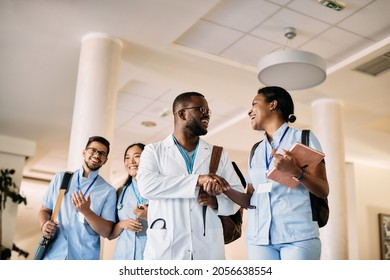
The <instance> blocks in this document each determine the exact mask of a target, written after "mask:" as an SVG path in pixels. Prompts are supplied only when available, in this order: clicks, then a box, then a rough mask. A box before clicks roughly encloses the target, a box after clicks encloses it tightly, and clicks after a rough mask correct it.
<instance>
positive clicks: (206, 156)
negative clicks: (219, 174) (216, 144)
mask: <svg viewBox="0 0 390 280" xmlns="http://www.w3.org/2000/svg"><path fill="white" fill-rule="evenodd" d="M210 157H211V149H210V146H209V145H208V144H207V143H206V142H205V141H203V140H202V139H199V147H198V152H197V154H196V157H195V163H194V168H193V172H192V173H194V174H203V173H205V172H206V173H207V171H208V170H203V169H204V167H203V163H205V162H207V161H210ZM207 166H208V165H207ZM202 168H203V169H202Z"/></svg>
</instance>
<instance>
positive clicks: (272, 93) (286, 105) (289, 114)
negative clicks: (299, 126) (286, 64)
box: [257, 86, 296, 123]
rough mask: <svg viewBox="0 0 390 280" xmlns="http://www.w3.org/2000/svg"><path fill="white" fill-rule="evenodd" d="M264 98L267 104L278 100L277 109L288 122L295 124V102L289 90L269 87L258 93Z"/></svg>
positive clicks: (261, 89)
mask: <svg viewBox="0 0 390 280" xmlns="http://www.w3.org/2000/svg"><path fill="white" fill-rule="evenodd" d="M257 93H258V94H261V95H263V96H264V99H265V101H266V102H268V103H269V102H272V101H273V100H276V101H277V102H278V105H277V109H278V111H279V112H280V113H281V114H282V117H283V119H284V120H285V121H286V122H292V123H293V122H295V120H296V117H295V115H294V102H293V100H292V97H291V95H290V94H289V93H288V91H287V90H285V89H284V88H281V87H278V86H268V87H263V88H260V89H259V90H258V92H257Z"/></svg>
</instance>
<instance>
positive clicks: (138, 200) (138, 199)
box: [122, 182, 143, 205]
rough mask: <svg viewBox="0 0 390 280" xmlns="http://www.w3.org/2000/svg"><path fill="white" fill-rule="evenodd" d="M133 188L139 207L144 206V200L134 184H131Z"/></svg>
mask: <svg viewBox="0 0 390 280" xmlns="http://www.w3.org/2000/svg"><path fill="white" fill-rule="evenodd" d="M131 188H132V189H133V193H134V196H135V199H136V200H137V205H142V204H143V199H142V197H141V196H139V195H138V194H137V192H136V191H135V187H134V182H131ZM122 199H123V198H122Z"/></svg>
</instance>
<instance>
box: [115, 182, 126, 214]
mask: <svg viewBox="0 0 390 280" xmlns="http://www.w3.org/2000/svg"><path fill="white" fill-rule="evenodd" d="M128 187H129V185H126V186H125V187H124V188H123V191H122V193H121V194H120V198H119V202H118V204H117V205H116V208H117V209H118V210H121V209H122V208H123V198H124V197H125V193H126V191H127V188H128Z"/></svg>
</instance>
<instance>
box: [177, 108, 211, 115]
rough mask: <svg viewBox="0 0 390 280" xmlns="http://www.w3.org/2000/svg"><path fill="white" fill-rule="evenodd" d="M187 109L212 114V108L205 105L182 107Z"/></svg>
mask: <svg viewBox="0 0 390 280" xmlns="http://www.w3.org/2000/svg"><path fill="white" fill-rule="evenodd" d="M187 109H195V110H198V111H200V112H201V113H202V114H207V115H209V116H211V110H210V109H207V108H206V107H203V106H194V107H188V108H182V110H187Z"/></svg>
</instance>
